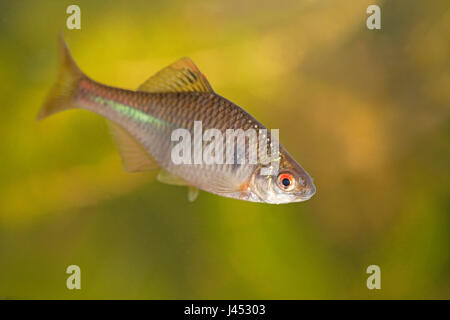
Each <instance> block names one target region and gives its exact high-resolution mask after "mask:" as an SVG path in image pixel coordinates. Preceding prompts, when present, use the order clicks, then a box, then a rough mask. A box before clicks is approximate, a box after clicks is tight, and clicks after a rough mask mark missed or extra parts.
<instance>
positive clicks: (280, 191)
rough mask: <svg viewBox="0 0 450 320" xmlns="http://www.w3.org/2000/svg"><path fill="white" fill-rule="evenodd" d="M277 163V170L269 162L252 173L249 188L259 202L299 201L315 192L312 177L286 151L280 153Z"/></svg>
mask: <svg viewBox="0 0 450 320" xmlns="http://www.w3.org/2000/svg"><path fill="white" fill-rule="evenodd" d="M278 163H279V165H278V170H277V171H274V170H273V166H272V165H271V164H269V165H267V166H261V167H259V168H258V169H257V170H255V172H254V174H253V177H252V182H251V183H250V189H251V190H252V191H253V193H254V194H255V195H257V197H258V198H259V199H260V201H261V202H266V203H272V204H282V203H290V202H300V201H306V200H308V199H310V198H311V197H312V196H313V195H314V194H315V192H316V187H315V186H314V183H313V179H312V178H311V177H310V175H309V174H308V173H307V172H306V171H305V170H304V169H303V168H302V167H301V166H300V165H299V164H298V163H297V162H296V161H295V160H294V159H293V158H292V157H291V156H290V155H289V154H288V153H287V152H282V153H281V157H280V159H279V162H278ZM267 173H269V174H267Z"/></svg>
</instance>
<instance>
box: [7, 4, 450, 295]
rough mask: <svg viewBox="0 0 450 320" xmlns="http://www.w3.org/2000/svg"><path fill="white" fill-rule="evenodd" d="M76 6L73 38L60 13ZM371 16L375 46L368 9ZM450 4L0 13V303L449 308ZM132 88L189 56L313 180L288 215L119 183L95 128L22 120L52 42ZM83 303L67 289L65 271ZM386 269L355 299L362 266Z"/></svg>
mask: <svg viewBox="0 0 450 320" xmlns="http://www.w3.org/2000/svg"><path fill="white" fill-rule="evenodd" d="M71 4H78V5H79V6H80V8H81V30H67V28H66V19H67V17H68V14H66V8H67V6H68V5H71ZM370 4H377V5H379V6H380V7H381V25H382V29H381V30H368V29H367V27H366V19H367V17H368V15H367V14H366V8H367V7H368V6H369V5H370ZM449 8H450V3H449V1H448V0H436V1H407V0H402V1H401V0H395V1H376V0H362V1H360V0H358V1H348V0H339V1H337V0H336V1H331V0H323V1H322V0H305V1H287V0H281V1H268V0H258V1H240V0H227V1H220V0H205V1H200V0H192V1H167V0H165V1H154V0H152V1H135V0H133V1H1V2H0V12H1V19H0V39H1V41H0V49H1V50H0V99H1V107H0V133H1V139H0V150H1V156H2V159H1V166H0V299H20V298H25V299H30V298H31V299H35V298H40V299H49V298H55V299H78V298H87V299H91V298H96V299H105V298H113V299H116V298H123V299H313V298H332V299H334V298H337V299H347V298H350V299H362V298H364V299H365V298H368V299H380V298H386V299H393V298H406V299H413V298H425V299H431V298H439V299H443V298H446V299H449V298H450V282H449V279H450V259H449V247H450V246H449V244H450V237H449V226H450V216H449V213H450V205H449V190H450V188H449V187H450V183H449V182H450V174H449V163H450V161H449V160H450V159H449V158H450V148H449V143H450V135H449V134H450V126H449V124H450V123H449V111H450V90H449V89H450V38H449V35H450V23H449V21H450V10H449ZM59 31H63V33H64V35H65V38H66V40H67V42H68V44H69V46H70V48H71V50H72V54H73V56H74V58H75V60H76V61H77V62H78V64H79V65H80V67H81V68H82V70H84V71H85V72H86V73H87V74H88V75H89V76H90V77H92V78H93V79H95V80H97V81H100V82H102V83H105V84H109V85H113V86H118V87H122V88H128V89H134V88H137V87H138V86H139V85H140V83H142V82H144V81H145V80H146V79H147V78H148V77H149V76H150V75H152V74H154V73H155V72H157V71H158V70H159V69H161V68H163V67H165V66H167V65H168V64H170V63H171V62H173V61H175V60H177V59H178V58H180V57H183V56H189V57H191V58H192V59H193V61H195V62H196V64H197V66H198V67H199V68H200V70H201V71H202V72H203V73H204V74H205V75H206V76H207V77H208V79H209V81H210V83H211V85H212V86H213V88H214V89H215V91H216V92H217V93H219V94H221V95H222V96H224V97H226V98H228V99H230V100H231V101H233V102H235V103H237V104H238V105H240V106H242V107H243V108H244V109H246V110H247V111H249V112H250V113H251V114H252V115H253V116H255V117H256V118H257V119H258V120H259V121H261V122H262V123H264V124H265V125H266V126H267V127H269V128H279V129H280V140H281V142H282V143H283V145H284V146H285V147H286V148H287V150H288V151H289V152H290V153H291V154H292V155H293V157H294V158H295V159H296V160H297V161H298V162H299V163H300V164H301V165H302V166H303V167H304V168H305V169H306V170H307V171H308V172H309V173H310V174H311V175H312V176H313V177H314V181H315V184H316V186H317V194H316V195H315V196H314V197H313V198H312V199H311V200H309V201H307V202H304V203H295V204H289V205H279V206H277V205H266V204H255V203H247V202H242V201H237V200H232V199H227V198H222V197H218V196H214V195H210V194H207V193H205V192H201V194H200V196H199V198H198V199H197V200H196V201H195V202H194V203H189V202H188V201H187V191H186V188H182V187H174V186H168V185H163V184H160V183H158V182H156V181H155V179H154V176H155V173H153V172H149V173H142V174H128V173H125V172H124V171H123V169H122V166H121V161H120V157H119V155H118V152H117V151H116V148H115V146H114V145H113V143H112V141H111V138H110V136H109V134H108V130H107V127H106V125H105V122H104V120H103V119H102V118H100V117H99V116H97V115H95V114H93V113H89V112H87V111H80V110H74V111H67V112H63V113H61V114H58V115H55V116H53V117H50V118H49V119H46V120H45V121H42V122H36V121H35V117H36V115H37V112H38V110H39V108H40V106H41V103H42V101H43V99H44V97H45V95H46V94H47V92H48V90H49V88H50V87H51V85H52V84H53V82H54V81H55V78H56V72H57V64H58V63H57V62H58V59H57V53H58V52H57V34H58V32H59ZM72 264H76V265H79V266H80V268H81V274H82V278H81V279H82V280H81V283H82V289H81V290H79V291H78V290H73V291H69V290H68V289H67V288H66V278H67V277H68V275H67V274H66V273H65V271H66V268H67V266H69V265H72ZM372 264H375V265H379V266H380V268H381V290H368V289H367V287H366V279H367V277H368V274H366V268H367V267H368V266H369V265H372Z"/></svg>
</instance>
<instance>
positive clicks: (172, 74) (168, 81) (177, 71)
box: [137, 58, 214, 92]
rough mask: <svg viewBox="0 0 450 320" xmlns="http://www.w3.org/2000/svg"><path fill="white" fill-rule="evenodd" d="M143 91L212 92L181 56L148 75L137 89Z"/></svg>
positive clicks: (200, 75)
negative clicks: (152, 74) (153, 73)
mask: <svg viewBox="0 0 450 320" xmlns="http://www.w3.org/2000/svg"><path fill="white" fill-rule="evenodd" d="M137 91H145V92H214V90H213V89H212V87H211V85H210V84H209V82H208V80H207V79H206V77H205V76H204V75H203V74H202V73H201V72H200V70H198V68H197V67H196V66H195V64H194V62H192V60H191V59H189V58H182V59H180V60H178V61H177V62H175V63H172V64H171V65H170V66H168V67H166V68H164V69H162V70H161V71H159V72H158V73H157V74H155V75H154V76H152V77H150V78H149V79H148V80H147V81H145V82H144V83H143V84H141V86H140V87H139V88H138V89H137Z"/></svg>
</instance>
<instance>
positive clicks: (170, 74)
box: [38, 37, 316, 204]
mask: <svg viewBox="0 0 450 320" xmlns="http://www.w3.org/2000/svg"><path fill="white" fill-rule="evenodd" d="M60 51H61V66H60V71H59V77H58V79H57V82H56V84H55V85H54V87H53V89H52V90H51V92H50V94H49V95H48V97H47V99H46V101H45V103H44V105H43V108H42V110H41V111H40V113H39V115H38V119H42V118H44V117H46V116H48V115H51V114H53V113H56V112H59V111H62V110H66V109H71V108H79V109H86V110H90V111H92V112H95V113H97V114H99V115H101V116H103V117H105V118H106V119H107V120H108V121H109V123H110V124H111V129H112V133H113V137H114V139H115V141H116V143H117V145H118V149H119V152H120V155H121V158H122V162H123V165H124V167H125V169H126V170H127V171H130V172H138V171H146V170H152V169H160V170H161V171H160V172H159V174H158V180H159V181H161V182H164V183H168V184H173V185H185V186H188V187H189V189H188V190H189V192H188V198H189V200H190V201H193V200H194V199H195V198H196V197H197V195H198V190H199V189H201V190H204V191H207V192H210V193H213V194H216V195H220V196H224V197H229V198H234V199H240V200H246V201H253V202H263V203H274V204H280V203H290V202H298V201H304V200H308V199H309V198H310V197H312V195H313V194H314V193H315V190H316V189H315V186H314V184H313V181H312V179H311V177H310V176H309V175H308V173H307V172H306V171H305V170H304V169H303V168H302V167H301V166H300V165H299V164H298V163H297V162H296V161H295V160H294V159H293V158H292V157H291V156H290V155H289V154H288V153H287V151H286V150H285V148H284V147H283V146H281V144H280V145H279V149H278V150H279V154H278V155H279V156H278V157H277V158H276V161H277V165H278V170H277V171H276V172H274V173H273V174H264V175H263V174H261V171H262V170H263V169H264V168H267V166H270V165H271V164H270V163H269V164H267V163H265V164H264V163H256V164H251V163H242V164H236V163H232V164H227V163H225V164H217V163H214V164H205V163H200V164H175V163H174V162H173V161H172V160H171V151H172V148H173V146H174V142H173V141H172V140H171V134H172V132H173V130H175V129H177V128H184V129H186V130H188V131H189V132H192V133H194V134H195V132H194V121H201V123H202V126H203V129H204V130H207V129H210V128H215V129H218V130H219V131H220V132H222V133H223V134H224V137H225V133H226V130H227V129H242V130H247V129H256V130H262V129H266V127H264V126H263V125H262V124H261V123H259V122H258V121H257V120H256V119H255V118H253V117H252V116H251V115H250V114H248V113H247V112H246V111H245V110H243V109H242V108H241V107H239V106H237V105H236V104H234V103H232V102H230V101H228V100H227V99H225V98H223V97H221V96H220V95H218V94H216V93H215V92H214V91H213V89H212V88H211V85H210V84H209V82H208V80H207V79H206V77H205V76H204V75H203V74H202V73H201V72H200V71H199V69H198V68H197V67H196V66H195V65H194V63H193V62H192V61H191V60H190V59H189V58H183V59H181V60H179V61H177V62H175V63H174V64H172V65H170V66H168V67H166V68H165V69H163V70H161V71H160V72H158V73H157V74H156V75H154V76H152V77H151V78H150V79H148V80H147V81H146V82H144V83H143V84H142V85H141V86H140V87H139V88H138V89H137V90H136V91H133V90H126V89H120V88H114V87H110V86H107V85H103V84H101V83H98V82H96V81H94V80H92V79H90V78H89V77H87V76H86V75H85V74H84V73H83V72H82V71H81V70H80V69H79V68H78V66H77V65H76V63H75V61H74V60H73V58H72V57H71V55H70V52H69V50H68V48H67V45H66V44H65V42H64V40H63V38H62V37H61V39H60ZM267 139H268V140H270V138H269V137H268V138H267ZM250 143H252V142H248V143H247V147H249V144H250ZM253 143H257V144H258V143H259V141H257V142H253ZM250 147H251V146H250ZM256 147H257V148H259V145H258V146H256ZM269 172H270V171H269Z"/></svg>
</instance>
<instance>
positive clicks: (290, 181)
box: [278, 173, 294, 190]
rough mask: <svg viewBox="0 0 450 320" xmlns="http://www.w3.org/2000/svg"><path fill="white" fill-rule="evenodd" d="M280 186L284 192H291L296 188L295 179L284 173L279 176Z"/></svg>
mask: <svg viewBox="0 0 450 320" xmlns="http://www.w3.org/2000/svg"><path fill="white" fill-rule="evenodd" d="M278 184H279V185H280V187H281V188H283V189H284V190H291V189H292V188H293V187H294V177H293V176H292V174H290V173H282V174H280V175H279V176H278Z"/></svg>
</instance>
